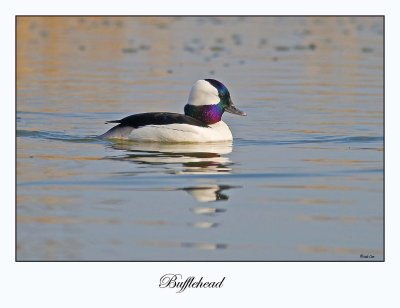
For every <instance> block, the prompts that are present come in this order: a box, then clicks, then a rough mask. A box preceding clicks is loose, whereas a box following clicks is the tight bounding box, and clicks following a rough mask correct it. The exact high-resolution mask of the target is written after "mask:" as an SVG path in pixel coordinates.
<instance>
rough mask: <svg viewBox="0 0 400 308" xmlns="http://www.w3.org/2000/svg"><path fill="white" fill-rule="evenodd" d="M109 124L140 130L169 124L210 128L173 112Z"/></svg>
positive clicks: (146, 114)
mask: <svg viewBox="0 0 400 308" xmlns="http://www.w3.org/2000/svg"><path fill="white" fill-rule="evenodd" d="M108 123H119V124H120V125H118V126H119V127H122V126H128V127H133V128H139V127H143V126H146V125H168V124H189V125H195V126H200V127H208V125H207V124H206V123H204V122H203V121H200V120H197V119H195V118H192V117H190V116H187V115H184V114H180V113H173V112H146V113H138V114H134V115H130V116H128V117H126V118H123V119H121V120H114V121H107V122H106V124H108Z"/></svg>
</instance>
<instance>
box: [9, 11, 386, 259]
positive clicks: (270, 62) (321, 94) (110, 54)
mask: <svg viewBox="0 0 400 308" xmlns="http://www.w3.org/2000/svg"><path fill="white" fill-rule="evenodd" d="M382 42H383V19H382V18H380V17H368V18H367V17H359V18H353V17H265V18H261V17H252V18H250V17H225V18H215V17H191V18H189V17H186V18H184V17H157V18H156V17H141V18H140V17H135V18H123V17H113V18H109V17H98V18H95V17H91V18H88V17H69V18H66V17H64V18H62V17H54V18H51V17H50V18H39V17H18V19H17V115H16V116H17V119H16V121H17V132H16V136H17V137H16V140H17V205H16V213H17V239H16V244H17V251H16V254H17V260H199V261H203V260H246V261H249V260H266V261H268V260H357V261H358V260H361V261H366V260H367V261H368V260H369V261H371V260H383V252H384V251H383V153H384V152H383V49H382V48H383V44H382ZM201 78H215V79H218V80H220V81H222V82H223V83H224V84H225V85H226V86H227V87H228V89H230V92H231V95H232V98H233V101H234V103H235V104H236V106H237V107H238V108H240V109H242V110H244V111H245V112H246V113H247V114H248V116H247V117H237V116H233V115H230V114H226V115H224V117H223V118H224V121H225V122H227V123H228V124H229V126H230V127H231V130H232V132H233V135H234V142H233V144H231V143H217V144H209V145H207V146H205V145H201V144H200V145H199V144H193V145H187V144H154V143H133V142H109V141H104V140H99V139H97V138H95V136H96V135H99V134H102V133H104V132H105V131H106V130H107V129H109V128H110V127H111V126H110V125H104V122H105V121H107V120H114V119H119V118H122V117H124V116H127V115H130V114H134V113H138V112H146V111H171V112H182V111H183V106H184V104H185V103H186V100H187V97H188V94H189V90H190V87H191V85H192V84H193V82H194V81H196V80H197V79H201ZM367 257H368V258H367Z"/></svg>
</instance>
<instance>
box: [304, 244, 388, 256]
mask: <svg viewBox="0 0 400 308" xmlns="http://www.w3.org/2000/svg"><path fill="white" fill-rule="evenodd" d="M298 250H300V251H302V252H305V253H310V254H326V255H351V256H358V255H373V256H375V257H376V256H382V255H383V250H382V249H369V248H353V247H329V246H308V245H300V246H298Z"/></svg>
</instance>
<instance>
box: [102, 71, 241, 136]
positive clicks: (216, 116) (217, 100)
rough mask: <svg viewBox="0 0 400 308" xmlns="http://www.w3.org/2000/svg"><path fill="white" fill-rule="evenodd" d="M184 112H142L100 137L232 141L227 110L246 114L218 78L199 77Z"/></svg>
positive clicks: (125, 119)
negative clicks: (227, 123) (225, 115)
mask: <svg viewBox="0 0 400 308" xmlns="http://www.w3.org/2000/svg"><path fill="white" fill-rule="evenodd" d="M184 110H185V114H179V113H171V112H148V113H139V114H134V115H131V116H128V117H126V118H123V119H122V120H115V121H108V122H106V123H119V124H118V125H117V126H114V127H113V128H111V129H110V130H109V131H108V132H106V133H105V134H103V135H101V136H100V138H107V139H108V138H118V139H129V140H134V141H155V142H214V141H232V133H231V131H230V129H229V127H228V125H226V124H225V123H224V122H223V121H221V117H222V114H223V113H224V111H227V112H230V113H233V114H237V115H242V116H245V115H246V114H245V113H244V112H243V111H241V110H239V109H237V108H236V107H235V105H234V104H233V102H232V100H231V96H230V94H229V91H228V89H227V88H226V87H225V86H224V85H223V84H222V83H221V82H219V81H218V80H215V79H203V80H198V81H196V82H195V84H194V85H193V87H192V90H191V91H190V95H189V99H188V103H187V104H186V105H185V109H184Z"/></svg>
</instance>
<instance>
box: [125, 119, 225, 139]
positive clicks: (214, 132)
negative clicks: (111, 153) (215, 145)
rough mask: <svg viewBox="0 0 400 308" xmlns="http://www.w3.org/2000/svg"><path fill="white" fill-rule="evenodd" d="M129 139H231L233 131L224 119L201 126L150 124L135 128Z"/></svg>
mask: <svg viewBox="0 0 400 308" xmlns="http://www.w3.org/2000/svg"><path fill="white" fill-rule="evenodd" d="M128 139H130V140H135V141H157V142H214V141H231V140H232V133H231V131H230V129H229V127H228V125H226V124H225V123H224V122H223V121H219V122H218V123H215V124H211V125H209V127H200V126H195V125H189V124H170V125H148V126H144V127H140V128H137V129H133V130H132V131H131V133H130V134H129V136H128Z"/></svg>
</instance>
